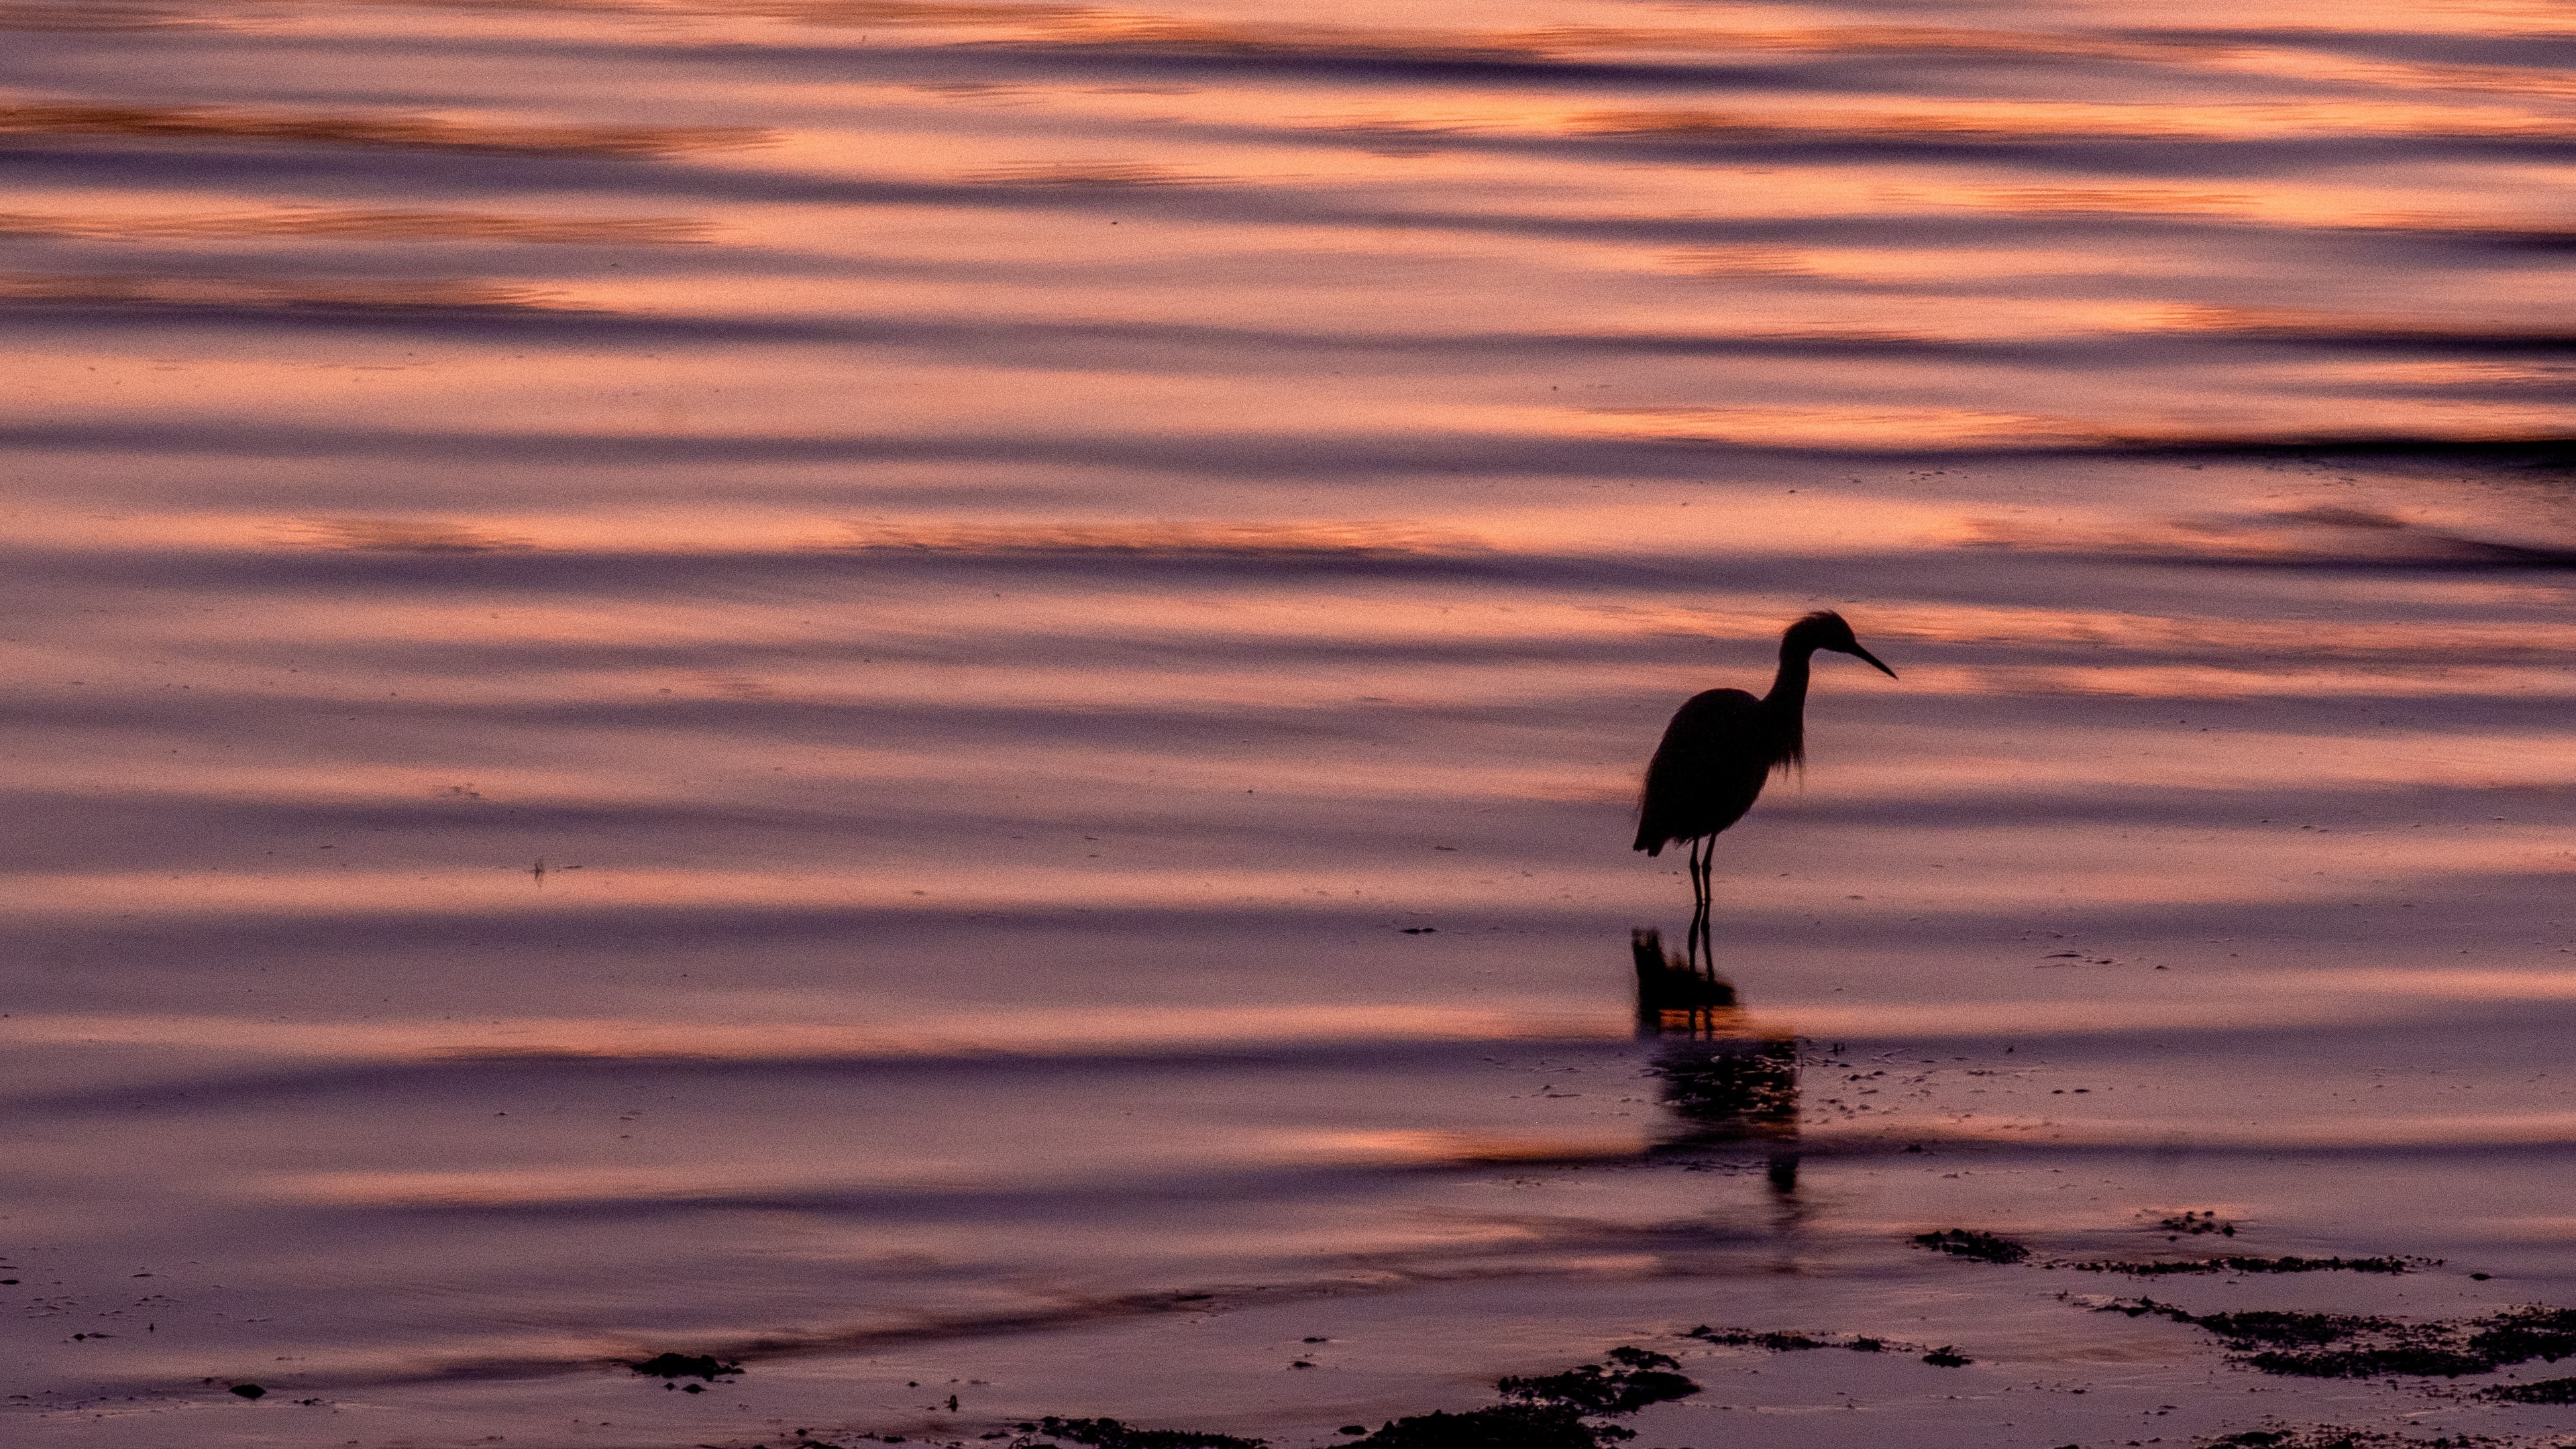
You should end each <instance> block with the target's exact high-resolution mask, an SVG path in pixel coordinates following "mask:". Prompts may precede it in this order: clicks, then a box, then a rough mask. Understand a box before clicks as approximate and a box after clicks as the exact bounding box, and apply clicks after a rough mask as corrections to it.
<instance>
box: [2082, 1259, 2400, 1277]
mask: <svg viewBox="0 0 2576 1449" xmlns="http://www.w3.org/2000/svg"><path fill="white" fill-rule="evenodd" d="M2059 1266H2063V1267H2068V1268H2073V1269H2074V1270H2076V1271H2077V1272H2079V1273H2129V1274H2133V1275H2136V1276H2138V1277H2142V1278H2144V1277H2154V1276H2157V1275H2160V1274H2165V1273H2411V1272H2413V1271H2414V1270H2415V1266H2416V1264H2415V1262H2414V1261H2413V1260H2410V1259H2406V1258H2397V1257H2384V1258H2300V1257H2287V1258H2241V1257H2232V1256H2231V1257H2225V1258H2190V1259H2185V1260H2184V1261H2181V1262H2176V1263H2127V1262H2116V1261H2105V1262H2099V1263H2066V1264H2062V1265H2059Z"/></svg>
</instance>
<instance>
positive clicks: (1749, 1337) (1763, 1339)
mask: <svg viewBox="0 0 2576 1449" xmlns="http://www.w3.org/2000/svg"><path fill="white" fill-rule="evenodd" d="M1682 1337H1684V1338H1696V1339H1700V1340H1703V1341H1705V1342H1708V1343H1714V1344H1717V1345H1719V1346H1720V1347H1724V1348H1761V1349H1769V1350H1770V1351H1771V1352H1773V1353H1799V1352H1803V1351H1805V1350H1807V1349H1811V1348H1847V1349H1850V1350H1851V1351H1853V1352H1854V1353H1890V1352H1894V1353H1912V1352H1914V1350H1915V1349H1916V1348H1920V1347H1921V1345H1920V1344H1916V1345H1913V1346H1910V1347H1909V1346H1908V1345H1905V1344H1900V1343H1895V1342H1892V1341H1890V1340H1888V1339H1884V1338H1871V1337H1869V1336H1868V1335H1866V1334H1854V1335H1852V1336H1851V1337H1849V1338H1846V1337H1843V1336H1842V1335H1840V1334H1831V1333H1829V1334H1825V1335H1823V1336H1822V1337H1817V1336H1813V1335H1810V1334H1804V1333H1757V1332H1755V1331H1753V1330H1751V1329H1747V1328H1711V1327H1709V1326H1708V1325H1707V1324H1705V1323H1703V1324H1701V1325H1700V1326H1699V1327H1697V1328H1694V1329H1692V1330H1691V1331H1690V1332H1688V1333H1685V1334H1683V1335H1682ZM1923 1361H1924V1362H1925V1363H1928V1364H1930V1365H1932V1366H1933V1367H1934V1368H1965V1367H1967V1366H1968V1365H1969V1364H1972V1363H1975V1362H1976V1360H1975V1359H1972V1358H1970V1357H1968V1356H1967V1355H1966V1354H1963V1353H1961V1352H1959V1351H1958V1349H1957V1348H1955V1347H1953V1346H1951V1345H1949V1344H1946V1343H1945V1344H1943V1345H1941V1346H1940V1347H1939V1348H1935V1349H1931V1350H1928V1351H1926V1352H1925V1353H1924V1355H1923Z"/></svg>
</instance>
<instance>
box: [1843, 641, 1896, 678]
mask: <svg viewBox="0 0 2576 1449" xmlns="http://www.w3.org/2000/svg"><path fill="white" fill-rule="evenodd" d="M1851 652H1852V657H1853V658H1855V659H1858V660H1861V661H1863V662H1865V663H1867V664H1868V665H1869V667H1870V668H1872V669H1875V670H1877V671H1878V672H1879V673H1881V674H1884V675H1886V676H1887V677H1888V678H1890V679H1894V678H1895V677H1896V671H1895V670H1893V669H1890V668H1888V667H1887V666H1886V665H1884V664H1881V663H1879V662H1878V656H1877V655H1875V654H1872V653H1870V652H1869V651H1868V650H1866V649H1863V648H1862V647H1860V646H1859V645H1857V644H1854V645H1853V646H1852V647H1851Z"/></svg>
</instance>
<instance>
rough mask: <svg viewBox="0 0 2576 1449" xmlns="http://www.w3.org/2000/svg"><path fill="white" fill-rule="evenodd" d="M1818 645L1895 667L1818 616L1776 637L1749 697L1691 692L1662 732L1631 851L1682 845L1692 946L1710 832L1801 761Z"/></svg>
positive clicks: (1702, 915) (1702, 928) (1697, 935)
mask: <svg viewBox="0 0 2576 1449" xmlns="http://www.w3.org/2000/svg"><path fill="white" fill-rule="evenodd" d="M1819 649H1831V650H1833V651H1834V652H1836V653H1838V654H1849V655H1851V656H1853V657H1854V658H1856V659H1859V660H1862V661H1863V662H1865V663H1867V664H1868V665H1870V666H1871V667H1872V668H1874V669H1876V670H1877V671H1878V672H1879V673H1881V674H1884V675H1886V676H1887V677H1888V678H1890V679H1894V678H1895V677H1896V671H1895V670H1893V669H1890V668H1888V667H1887V666H1886V665H1884V664H1881V663H1880V662H1879V661H1878V656H1876V655H1874V654H1872V653H1870V652H1869V651H1868V650H1866V649H1863V648H1862V647H1860V641H1859V640H1858V639H1855V638H1853V637H1852V629H1851V625H1849V624H1847V623H1845V622H1843V616H1842V615H1840V614H1837V613H1834V612H1833V611H1831V610H1829V609H1827V610H1819V611H1817V612H1816V613H1813V614H1809V615H1808V616H1807V617H1805V618H1803V619H1800V620H1799V621H1798V622H1796V623H1794V624H1792V625H1790V626H1789V628H1788V630H1787V631H1786V632H1785V633H1783V634H1782V635H1781V636H1780V672H1779V673H1778V674H1776V675H1774V676H1773V677H1772V680H1771V692H1770V693H1769V694H1766V695H1764V696H1762V697H1761V698H1760V699H1755V698H1754V697H1753V696H1752V695H1749V694H1747V693H1745V692H1744V691H1743V690H1740V689H1712V690H1709V691H1707V692H1706V693H1704V694H1695V695H1693V696H1691V698H1690V700H1689V701H1688V702H1687V703H1685V704H1683V705H1682V707H1681V709H1680V710H1678V711H1677V712H1675V713H1674V715H1673V722H1672V723H1671V724H1668V725H1666V726H1664V740H1663V743H1662V744H1659V745H1657V746H1655V758H1654V759H1653V760H1652V761H1651V762H1650V763H1648V764H1647V766H1646V784H1645V789H1644V790H1643V791H1642V792H1641V793H1640V795H1639V798H1638V804H1637V844H1636V846H1635V848H1636V849H1638V850H1642V851H1644V852H1645V853H1646V854H1647V855H1649V856H1658V855H1661V854H1663V853H1664V847H1665V846H1667V845H1669V844H1671V843H1672V842H1674V841H1676V840H1679V841H1683V842H1686V843H1687V844H1688V845H1689V846H1690V877H1691V904H1692V908H1693V909H1692V911H1691V943H1692V945H1693V946H1695V947H1704V945H1705V943H1706V940H1707V937H1708V913H1709V860H1710V857H1711V856H1712V855H1714V854H1715V853H1716V844H1717V833H1718V832H1719V831H1721V830H1724V829H1725V828H1726V827H1728V826H1730V825H1733V824H1734V823H1735V822H1736V821H1738V820H1741V819H1743V818H1744V812H1745V811H1747V810H1750V809H1752V808H1753V802H1754V800H1755V799H1756V798H1758V797H1759V796H1760V795H1761V794H1762V785H1763V782H1764V781H1765V780H1768V779H1769V778H1770V776H1771V772H1772V771H1774V770H1786V769H1788V768H1790V767H1791V766H1793V765H1804V764H1805V763H1806V759H1807V724H1806V714H1807V669H1808V665H1809V663H1810V661H1812V660H1813V659H1814V657H1815V653H1816V651H1817V650H1819Z"/></svg>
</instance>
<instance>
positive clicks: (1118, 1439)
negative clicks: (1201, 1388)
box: [1017, 1414, 1265, 1449]
mask: <svg viewBox="0 0 2576 1449" xmlns="http://www.w3.org/2000/svg"><path fill="white" fill-rule="evenodd" d="M1017 1427H1018V1428H1019V1431H1020V1432H1021V1433H1023V1434H1034V1435H1036V1436H1038V1437H1039V1438H1042V1439H1060V1440H1063V1441H1064V1442H1066V1443H1069V1444H1088V1445H1090V1446H1091V1449H1264V1445H1265V1441H1263V1440H1260V1439H1242V1438H1237V1437H1236V1436H1234V1435H1232V1434H1202V1433H1198V1432H1195V1431H1193V1430H1189V1429H1137V1428H1131V1427H1129V1426H1128V1425H1125V1424H1122V1423H1119V1422H1118V1421H1117V1420H1116V1419H1060V1418H1057V1417H1056V1416H1055V1415H1053V1414H1049V1415H1047V1416H1046V1417H1045V1418H1043V1419H1040V1420H1038V1421H1037V1422H1036V1423H1033V1424H1021V1425H1019V1426H1017ZM1022 1442H1026V1441H1022Z"/></svg>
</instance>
